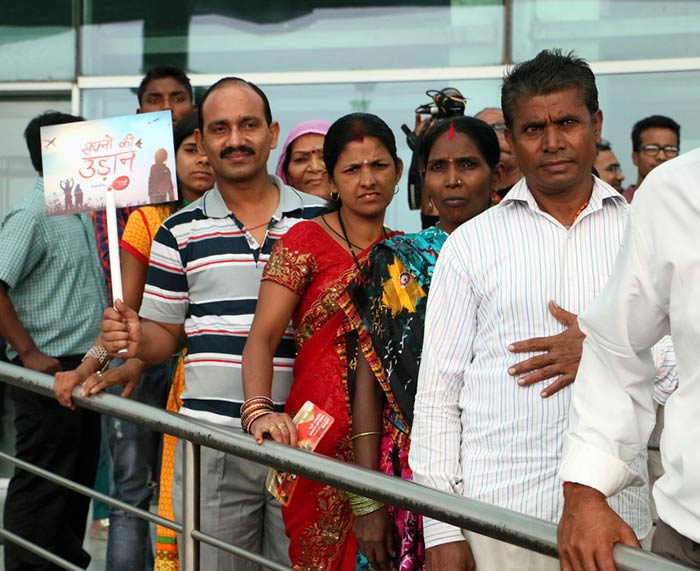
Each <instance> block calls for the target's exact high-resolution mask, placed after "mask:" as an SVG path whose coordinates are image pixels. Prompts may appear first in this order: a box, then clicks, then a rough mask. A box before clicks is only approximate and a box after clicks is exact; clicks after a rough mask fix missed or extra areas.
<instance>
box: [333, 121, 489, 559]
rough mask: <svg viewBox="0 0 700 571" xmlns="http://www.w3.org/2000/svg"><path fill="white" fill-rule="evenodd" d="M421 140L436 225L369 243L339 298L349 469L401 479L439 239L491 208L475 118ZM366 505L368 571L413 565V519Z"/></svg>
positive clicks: (363, 546) (482, 138) (418, 530)
mask: <svg viewBox="0 0 700 571" xmlns="http://www.w3.org/2000/svg"><path fill="white" fill-rule="evenodd" d="M421 144H422V156H423V157H425V164H424V165H423V176H424V181H425V184H424V188H425V190H426V191H427V192H428V193H429V195H430V199H431V201H432V203H433V204H434V205H435V207H436V209H437V210H438V212H439V214H440V220H439V222H438V224H437V226H435V227H432V228H428V229H426V230H424V231H422V232H420V233H417V234H407V235H403V236H394V237H392V238H390V239H387V240H384V241H382V242H380V243H379V244H378V245H376V246H375V247H374V249H373V251H372V253H371V255H370V263H369V265H368V266H367V267H366V268H365V270H364V271H363V273H362V275H361V276H360V278H358V279H357V280H356V281H355V282H354V283H353V284H351V285H350V287H349V288H348V289H347V291H346V293H345V295H344V296H342V297H341V300H340V305H341V306H342V307H343V309H344V310H345V312H346V315H347V316H348V317H349V320H350V322H351V323H352V325H353V327H354V328H355V330H356V331H357V334H358V337H359V342H360V346H361V347H362V354H363V356H364V359H360V363H359V364H358V369H357V377H356V382H355V390H354V398H353V444H354V452H355V463H356V464H358V465H360V466H363V467H365V468H370V469H375V470H380V471H381V472H384V473H386V474H390V475H393V476H399V477H402V478H406V479H411V471H410V468H409V467H408V451H409V444H410V431H411V424H412V422H413V401H414V397H415V393H416V382H417V379H418V369H419V367H420V357H421V351H422V346H423V326H424V320H425V309H426V304H427V295H428V292H429V290H430V281H431V279H432V276H433V269H434V268H435V263H436V261H437V258H438V255H439V253H440V249H441V248H442V246H443V244H444V243H445V240H446V239H447V237H448V236H449V234H450V233H451V232H452V231H453V230H455V229H456V228H457V227H458V226H459V225H461V224H462V223H464V222H465V221H467V220H469V219H471V218H473V217H474V216H477V215H478V214H480V213H481V212H483V211H484V210H486V209H487V208H488V207H489V206H490V205H491V204H492V203H493V202H494V194H493V189H494V188H497V183H498V178H499V173H500V171H501V168H500V165H499V164H498V163H499V146H498V139H497V137H496V134H495V132H494V131H493V129H492V128H491V127H490V126H488V125H487V124H486V123H484V122H482V121H479V120H478V119H473V118H471V117H457V118H451V119H446V120H443V121H441V122H440V123H438V124H437V125H435V126H434V127H433V128H432V129H431V130H430V132H429V133H427V134H426V135H425V136H424V138H423V140H422V143H421ZM494 246H495V245H494ZM367 501H368V502H371V500H367ZM372 507H373V508H375V509H373V510H372V511H369V510H370V509H371V508H367V507H365V509H364V511H369V513H366V514H365V515H361V516H357V515H356V518H355V524H354V530H355V533H356V535H357V539H358V545H359V547H360V550H361V551H362V553H363V554H364V555H365V557H366V558H367V560H368V561H369V564H370V565H371V568H374V569H378V570H381V571H389V570H392V569H393V570H397V571H418V570H421V569H423V568H424V559H425V558H424V546H423V535H422V521H421V518H420V516H417V515H416V514H413V513H411V512H408V511H406V510H403V509H400V508H395V507H393V506H386V507H384V506H382V505H381V504H379V503H376V502H375V503H374V504H373V506H372Z"/></svg>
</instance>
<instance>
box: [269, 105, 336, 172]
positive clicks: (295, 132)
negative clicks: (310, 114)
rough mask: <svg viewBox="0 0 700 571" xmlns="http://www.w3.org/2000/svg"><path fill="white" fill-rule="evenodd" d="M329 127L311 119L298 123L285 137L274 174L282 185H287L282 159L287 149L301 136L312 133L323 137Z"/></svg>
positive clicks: (322, 122) (326, 122) (285, 155)
mask: <svg viewBox="0 0 700 571" xmlns="http://www.w3.org/2000/svg"><path fill="white" fill-rule="evenodd" d="M330 126H331V122H330V121H324V120H322V119H312V120H310V121H304V122H302V123H299V124H298V125H296V126H295V127H294V128H293V129H292V130H291V131H290V132H289V135H287V140H286V141H285V142H284V145H283V146H282V152H281V153H280V158H279V159H278V161H277V168H276V169H275V174H276V175H277V176H278V177H280V178H281V179H282V182H284V184H289V182H288V181H287V174H286V173H285V172H284V159H285V158H286V157H287V149H288V148H289V147H290V146H291V145H292V143H293V142H294V141H296V140H297V139H298V138H299V137H301V136H302V135H308V134H309V133H313V134H315V135H325V134H326V133H328V129H329V128H330Z"/></svg>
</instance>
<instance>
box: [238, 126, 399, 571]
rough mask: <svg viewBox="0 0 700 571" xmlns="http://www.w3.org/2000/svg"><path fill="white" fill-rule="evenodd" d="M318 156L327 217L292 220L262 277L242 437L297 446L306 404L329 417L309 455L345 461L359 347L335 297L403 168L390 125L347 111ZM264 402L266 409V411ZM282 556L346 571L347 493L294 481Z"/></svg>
mask: <svg viewBox="0 0 700 571" xmlns="http://www.w3.org/2000/svg"><path fill="white" fill-rule="evenodd" d="M323 158H324V161H325V163H326V167H327V169H328V174H329V177H330V181H331V184H332V187H331V190H332V192H331V196H332V198H333V199H334V202H335V206H336V207H335V209H333V210H332V211H329V212H327V213H326V214H323V215H321V216H320V217H318V218H316V219H314V220H311V221H308V222H299V223H297V224H296V225H295V226H294V227H293V228H291V229H290V230H289V231H288V232H287V234H285V236H283V237H282V238H281V239H280V240H279V242H278V243H277V244H276V245H275V247H274V249H273V251H272V254H271V256H270V259H269V261H268V262H267V265H266V267H265V271H264V273H263V278H262V279H263V281H262V284H261V286H260V294H259V297H258V304H257V309H256V313H255V319H254V321H253V325H252V327H251V331H250V336H249V337H248V341H247V342H246V346H245V350H244V352H243V386H244V389H245V394H246V399H247V400H246V403H245V404H244V406H243V409H242V411H241V418H242V423H243V428H244V430H247V431H248V432H250V433H251V434H253V435H254V436H255V438H256V440H257V441H258V442H259V443H262V441H263V438H265V437H267V438H272V439H274V440H276V441H278V442H282V443H286V444H291V445H295V444H296V429H295V426H294V423H293V422H292V420H291V419H292V417H293V416H294V415H295V414H296V412H297V411H298V410H299V409H300V408H301V406H302V405H303V404H304V403H305V402H306V401H307V400H309V401H312V402H313V403H314V404H315V405H317V406H319V407H320V408H322V409H323V410H325V411H326V412H328V413H329V414H330V415H332V416H333V418H334V419H335V421H334V423H333V424H332V426H331V428H330V430H329V431H328V432H327V433H326V434H325V436H324V437H323V438H322V439H321V441H320V442H319V444H318V446H317V448H316V452H317V453H320V454H324V455H326V456H330V457H331V458H336V459H338V460H342V461H346V462H352V446H351V443H350V435H351V416H350V404H349V393H348V375H352V374H353V366H356V365H353V363H357V359H356V355H357V345H356V344H352V346H348V343H347V342H346V335H345V334H346V332H348V331H349V327H348V326H347V325H346V322H345V321H344V313H343V312H342V311H340V308H339V306H338V304H337V301H336V300H337V297H338V295H339V294H340V293H341V292H342V291H343V290H344V289H345V288H346V287H347V285H348V284H349V283H350V282H351V281H352V280H353V279H354V278H355V277H356V276H357V274H358V273H359V271H360V269H361V267H362V265H363V264H364V263H365V261H366V258H367V255H368V253H369V251H370V250H371V249H372V246H373V245H374V244H375V243H376V242H377V241H378V240H381V239H384V238H385V237H387V236H389V233H388V232H387V231H386V230H385V228H384V213H385V211H386V208H387V206H388V205H389V203H390V202H391V199H392V198H393V194H394V188H395V187H396V185H397V183H398V181H399V179H400V178H401V170H402V164H401V160H400V159H399V158H398V156H397V154H396V142H395V140H394V136H393V134H392V132H391V130H390V129H389V127H388V126H387V125H386V124H385V123H384V122H383V121H382V120H381V119H379V118H378V117H376V116H375V115H370V114H366V113H354V114H350V115H346V116H345V117H342V118H340V119H338V121H336V122H335V123H334V124H333V125H332V126H331V128H330V129H329V131H328V134H327V135H326V140H325V143H324V148H323ZM290 319H291V320H292V324H293V327H294V338H295V342H296V347H297V356H296V359H295V362H294V382H293V385H292V389H291V391H290V394H289V397H288V399H287V404H286V406H285V413H281V414H278V413H275V412H274V410H273V408H272V402H271V401H269V399H268V398H267V397H269V395H270V387H271V383H272V357H273V354H274V351H275V348H276V347H277V345H278V344H279V342H280V340H281V338H282V336H283V335H284V333H285V330H286V329H287V327H288V324H289V321H290ZM268 401H269V403H268ZM282 514H283V517H284V522H285V528H286V531H287V535H288V536H289V538H290V548H289V555H290V558H291V561H292V564H293V566H294V568H295V569H298V570H300V571H301V570H303V571H336V570H337V571H354V568H355V557H356V553H357V542H356V540H355V537H354V535H353V533H352V522H353V517H352V511H351V509H350V504H349V501H348V498H347V496H346V494H345V492H343V491H341V490H337V489H335V488H333V487H331V486H327V485H325V484H321V483H317V482H313V481H310V480H306V479H304V478H300V479H299V482H298V483H297V486H296V489H295V490H294V494H293V496H292V498H291V501H290V503H289V505H288V506H286V507H284V508H283V511H282Z"/></svg>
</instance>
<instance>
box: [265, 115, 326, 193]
mask: <svg viewBox="0 0 700 571" xmlns="http://www.w3.org/2000/svg"><path fill="white" fill-rule="evenodd" d="M330 126H331V124H330V122H329V121H322V120H316V119H314V120H311V121H304V122H303V123H299V124H298V125H296V126H295V127H294V128H293V129H292V130H291V131H290V133H289V136H288V137H287V140H286V141H285V142H284V146H283V147H282V153H281V154H280V158H279V161H277V170H276V171H275V174H277V176H278V177H280V178H281V179H282V181H284V183H285V184H288V185H290V186H293V187H294V188H296V189H297V190H301V191H302V192H306V193H308V194H313V195H315V196H319V197H321V198H323V199H324V200H329V198H330V184H329V182H328V173H327V172H326V165H325V163H324V162H323V141H324V140H325V138H326V133H327V132H328V128H329V127H330Z"/></svg>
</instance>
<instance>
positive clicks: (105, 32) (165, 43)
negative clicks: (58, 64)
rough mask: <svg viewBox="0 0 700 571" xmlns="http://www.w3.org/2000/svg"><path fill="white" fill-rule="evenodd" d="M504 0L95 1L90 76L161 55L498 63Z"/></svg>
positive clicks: (334, 64) (194, 67)
mask: <svg viewBox="0 0 700 571" xmlns="http://www.w3.org/2000/svg"><path fill="white" fill-rule="evenodd" d="M502 4H503V2H502V0H454V1H452V2H451V1H450V0H427V1H425V0H424V1H397V0H394V1H385V2H372V1H366V0H365V1H362V0H359V1H357V0H356V1H354V2H333V3H329V2H320V1H315V0H305V1H298V2H297V1H295V2H289V1H287V0H277V1H274V0H273V1H271V2H266V3H265V4H264V6H265V8H264V9H261V4H255V3H252V4H246V3H242V2H208V3H207V4H206V8H199V7H197V6H195V5H194V4H191V6H193V7H192V9H191V10H190V11H189V12H188V11H187V10H181V11H180V12H179V13H177V14H176V13H175V12H177V11H176V10H173V8H172V4H171V3H170V2H166V1H165V0H150V1H149V2H148V3H146V5H143V4H136V3H134V2H132V1H131V0H114V1H113V2H110V3H106V2H98V1H97V0H92V1H89V2H87V6H86V9H85V17H84V20H83V28H82V41H83V45H84V48H85V49H83V51H82V53H83V58H82V73H83V74H84V75H120V74H138V73H140V72H141V71H142V70H144V69H147V68H149V67H150V66H151V65H153V64H155V63H160V62H163V61H169V62H173V63H179V64H180V65H181V66H182V67H183V68H186V69H188V70H189V71H191V72H193V73H222V72H225V73H230V72H235V73H237V74H242V73H251V72H277V71H307V70H313V71H323V70H349V69H355V70H356V69H384V68H406V67H409V68H410V67H436V66H439V67H444V66H466V65H484V64H498V63H500V62H501V60H502V55H503V30H504V22H503V14H504V9H503V5H502Z"/></svg>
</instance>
